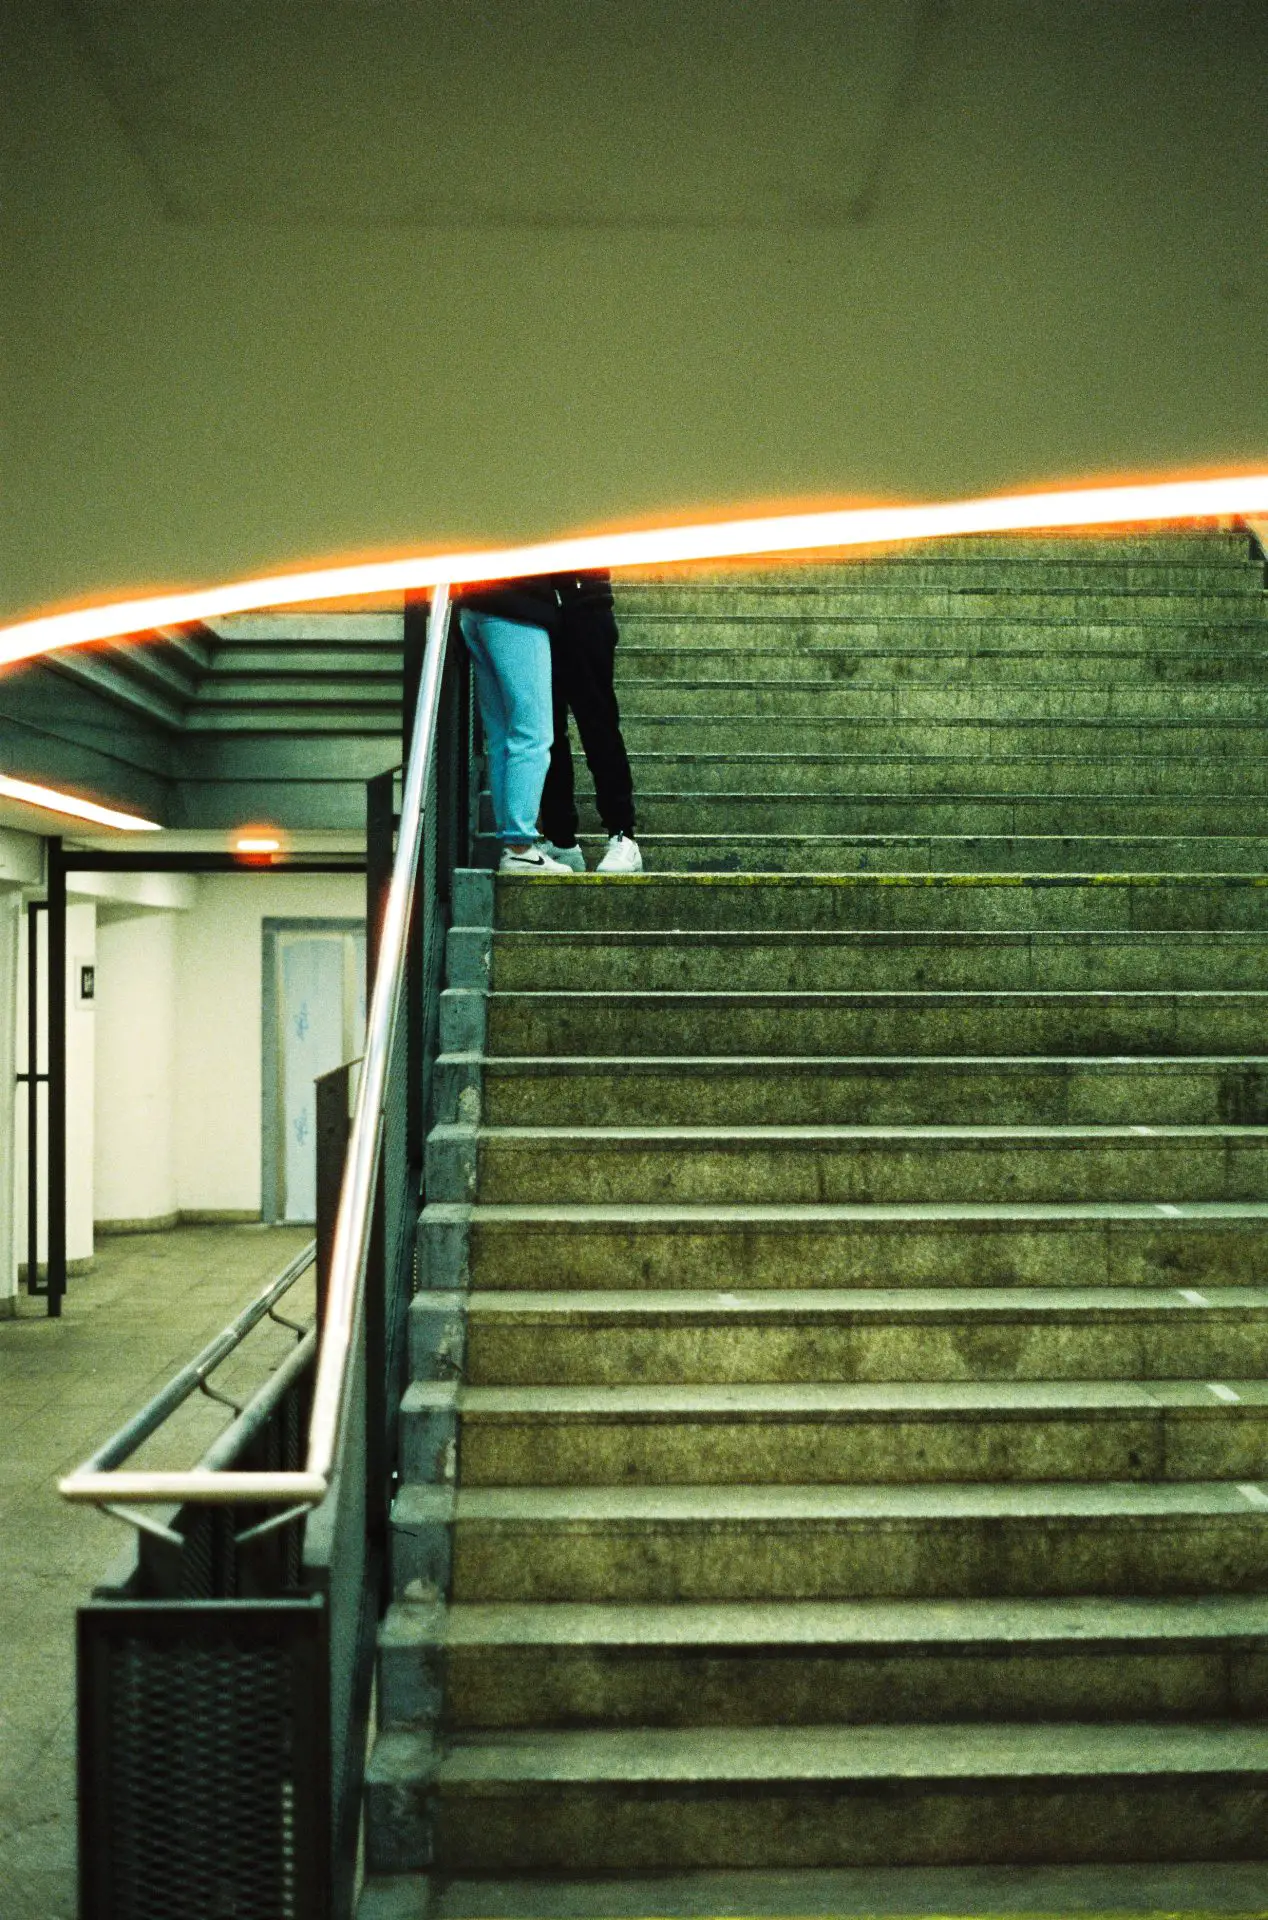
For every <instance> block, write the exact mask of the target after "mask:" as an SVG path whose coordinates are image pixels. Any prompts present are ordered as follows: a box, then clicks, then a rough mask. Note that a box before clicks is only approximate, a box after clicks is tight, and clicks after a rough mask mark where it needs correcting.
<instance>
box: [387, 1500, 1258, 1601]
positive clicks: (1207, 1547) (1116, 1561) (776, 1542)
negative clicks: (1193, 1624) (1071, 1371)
mask: <svg viewBox="0 0 1268 1920" xmlns="http://www.w3.org/2000/svg"><path fill="white" fill-rule="evenodd" d="M392 1515H393V1527H392V1555H393V1588H394V1592H395V1593H396V1595H397V1596H398V1597H401V1596H403V1595H404V1594H405V1593H406V1592H407V1590H408V1587H409V1583H410V1582H411V1581H415V1580H433V1579H434V1578H435V1575H436V1571H437V1567H438V1564H439V1563H438V1561H437V1555H438V1554H442V1553H445V1552H449V1553H451V1555H452V1573H451V1580H452V1584H451V1589H450V1590H451V1595H452V1598H453V1599H454V1600H455V1601H458V1602H466V1601H481V1602H485V1603H488V1602H493V1601H499V1602H500V1601H532V1602H538V1603H540V1602H546V1601H570V1602H573V1603H577V1602H589V1601H599V1602H604V1603H628V1602H640V1603H647V1602H656V1603H661V1604H664V1603H669V1602H681V1601H698V1602H702V1603H703V1602H708V1601H716V1600H742V1601H746V1602H748V1603H750V1604H757V1603H760V1602H765V1601H786V1600H855V1599H859V1600H861V1599H883V1598H890V1597H892V1598H895V1599H959V1598H963V1599H975V1598H976V1599H1004V1598H1010V1597H1024V1598H1032V1599H1039V1598H1044V1597H1049V1598H1058V1597H1068V1596H1072V1595H1078V1596H1084V1597H1086V1596H1091V1595H1097V1594H1105V1595H1108V1596H1121V1595H1125V1594H1130V1595H1134V1596H1136V1597H1140V1598H1144V1597H1150V1596H1154V1597H1163V1596H1169V1595H1186V1596H1192V1595H1196V1594H1205V1593H1226V1594H1233V1593H1241V1594H1257V1593H1259V1592H1260V1591H1261V1590H1262V1587H1263V1567H1264V1551H1265V1546H1266V1545H1268V1492H1266V1491H1265V1490H1264V1488H1263V1487H1262V1486H1261V1485H1260V1484H1259V1483H1257V1482H1252V1481H1247V1482H1245V1483H1236V1482H1233V1481H1224V1480H1221V1481H1201V1482H1190V1483H1188V1484H1179V1485H1158V1484H1155V1485H1150V1484H1146V1483H1129V1484H1115V1483H1098V1484H1095V1485H1080V1484H1079V1483H1077V1482H1064V1481H1057V1482H1037V1483H1031V1484H1013V1485H1002V1486H997V1485H986V1486H973V1485H951V1486H945V1485H926V1486H801V1487H792V1486H788V1487H785V1486H747V1487H726V1486H680V1487H679V1486H668V1487H631V1486H607V1487H459V1488H458V1489H457V1491H456V1492H455V1491H454V1490H453V1489H451V1488H447V1487H430V1486H418V1485H412V1484H404V1485H402V1487H401V1489H400V1491H399V1492H398V1494H397V1496H396V1500H395V1502H394V1504H393V1510H392Z"/></svg>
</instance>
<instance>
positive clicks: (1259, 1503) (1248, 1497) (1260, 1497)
mask: <svg viewBox="0 0 1268 1920" xmlns="http://www.w3.org/2000/svg"><path fill="white" fill-rule="evenodd" d="M1237 1491H1238V1492H1239V1493H1240V1494H1241V1496H1242V1499H1243V1500H1245V1501H1246V1503H1247V1504H1248V1505H1249V1506H1252V1507H1261V1508H1262V1507H1268V1493H1265V1492H1264V1490H1263V1488H1262V1487H1254V1486H1242V1487H1238V1489H1237Z"/></svg>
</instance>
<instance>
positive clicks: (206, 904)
mask: <svg viewBox="0 0 1268 1920" xmlns="http://www.w3.org/2000/svg"><path fill="white" fill-rule="evenodd" d="M364 914H365V882H364V880H363V878H362V876H361V875H360V874H347V875H344V874H292V875H286V874H253V875H250V876H245V875H244V876H242V877H241V878H240V877H239V876H238V875H236V874H226V875H224V876H220V875H215V876H208V877H205V878H204V879H203V880H202V881H201V882H200V884H199V889H198V897H197V903H196V905H195V906H194V908H193V909H192V910H191V911H190V912H189V913H186V914H182V915H181V916H180V920H179V924H178V926H177V930H176V937H177V949H178V961H177V1019H176V1027H177V1037H176V1059H177V1072H176V1124H175V1148H176V1152H175V1166H176V1195H177V1205H178V1207H179V1209H180V1211H181V1212H182V1213H194V1214H198V1213H245V1214H256V1213H258V1212H259V1209H260V1202H261V1189H260V1180H261V1159H262V1141H261V1104H262V1061H263V1043H262V1019H263V996H262V985H263V974H262V932H261V926H262V922H263V921H264V920H265V919H266V918H267V919H305V918H308V919H330V920H336V919H338V920H360V919H362V918H363V917H364Z"/></svg>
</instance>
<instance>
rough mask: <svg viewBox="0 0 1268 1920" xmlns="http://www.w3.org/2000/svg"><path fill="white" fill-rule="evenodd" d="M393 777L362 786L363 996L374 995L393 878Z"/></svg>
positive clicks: (384, 776) (378, 776) (382, 775)
mask: <svg viewBox="0 0 1268 1920" xmlns="http://www.w3.org/2000/svg"><path fill="white" fill-rule="evenodd" d="M394 783H395V775H394V774H391V773H380V774H376V775H375V777H374V779H373V780H367V781H366V783H365V992H366V999H367V1000H368V999H369V997H370V995H371V994H372V993H373V992H374V976H375V974H376V973H377V972H378V970H379V939H380V936H381V934H382V932H383V909H384V906H385V904H386V901H387V890H388V886H389V883H390V881H391V878H392V830H393V827H394V825H395V815H394V811H393V806H392V789H393V785H394Z"/></svg>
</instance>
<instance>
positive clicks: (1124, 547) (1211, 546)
mask: <svg viewBox="0 0 1268 1920" xmlns="http://www.w3.org/2000/svg"><path fill="white" fill-rule="evenodd" d="M1248 558H1249V559H1252V560H1254V561H1256V563H1257V564H1261V563H1260V562H1259V557H1258V549H1257V547H1256V545H1255V544H1254V542H1253V541H1252V537H1251V535H1250V533H1249V532H1248V530H1247V529H1246V528H1245V527H1225V526H1217V525H1215V524H1214V523H1202V522H1196V521H1195V522H1190V523H1188V524H1186V525H1176V526H1158V525H1152V524H1145V525H1139V526H1130V527H1126V526H1124V527H1097V528H1092V529H1089V530H1085V531H1083V532H1079V531H1078V530H1077V529H1076V530H1071V531H1067V530H1065V529H1064V528H1060V529H1056V530H1054V531H1051V532H1047V533H1042V532H1040V533H1034V532H1029V531H1025V532H1019V533H967V534H963V533H962V534H955V535H952V536H941V535H939V536H935V537H932V538H930V539H927V540H898V541H892V542H889V543H888V544H883V545H879V546H875V547H866V548H860V549H858V550H857V551H851V552H849V553H842V551H841V550H840V549H839V548H838V549H834V550H830V551H827V552H808V553H806V554H804V555H803V554H793V555H784V556H774V557H772V558H770V559H767V560H762V561H757V562H754V561H751V560H750V561H717V560H714V561H707V560H702V561H693V562H689V563H684V562H674V563H666V564H665V565H663V566H658V567H640V568H639V569H638V570H637V572H630V573H628V574H626V573H621V574H619V575H618V576H617V579H618V583H620V584H624V583H625V582H626V581H630V582H631V583H638V584H646V583H649V582H653V581H659V580H681V579H698V580H718V581H728V580H735V579H742V578H743V577H744V576H745V575H746V574H747V575H753V576H755V577H757V578H759V579H764V580H770V581H774V582H778V581H780V580H783V579H786V578H787V579H792V580H797V579H800V578H802V577H803V575H805V574H806V573H812V574H816V575H818V574H822V575H825V576H832V575H835V574H837V573H839V572H840V571H841V570H842V569H843V568H845V567H854V566H860V565H866V564H868V563H870V562H873V561H885V562H893V561H923V560H937V561H939V562H940V563H942V564H943V565H945V566H952V565H954V564H955V563H956V562H957V561H960V560H975V561H976V560H990V561H993V562H995V563H996V564H998V565H1000V566H1007V565H1008V564H1010V563H1011V562H1013V561H1025V560H1043V561H1053V562H1055V563H1056V564H1058V565H1062V564H1064V565H1074V564H1076V563H1085V562H1088V561H1093V562H1100V563H1105V564H1111V563H1113V562H1115V561H1122V562H1124V563H1126V564H1130V565H1133V566H1144V565H1147V564H1158V565H1162V566H1175V565H1178V564H1180V563H1185V564H1207V565H1214V564H1216V563H1217V562H1221V563H1222V562H1233V561H1243V562H1244V561H1246V560H1247V559H1248Z"/></svg>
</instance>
